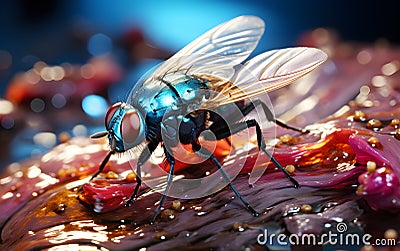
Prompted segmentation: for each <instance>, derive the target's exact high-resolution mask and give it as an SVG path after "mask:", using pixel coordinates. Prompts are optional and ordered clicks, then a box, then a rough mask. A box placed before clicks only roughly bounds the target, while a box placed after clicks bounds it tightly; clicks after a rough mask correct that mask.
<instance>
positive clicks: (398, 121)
mask: <svg viewBox="0 0 400 251" xmlns="http://www.w3.org/2000/svg"><path fill="white" fill-rule="evenodd" d="M390 125H391V126H393V127H394V128H399V125H400V119H392V121H390Z"/></svg>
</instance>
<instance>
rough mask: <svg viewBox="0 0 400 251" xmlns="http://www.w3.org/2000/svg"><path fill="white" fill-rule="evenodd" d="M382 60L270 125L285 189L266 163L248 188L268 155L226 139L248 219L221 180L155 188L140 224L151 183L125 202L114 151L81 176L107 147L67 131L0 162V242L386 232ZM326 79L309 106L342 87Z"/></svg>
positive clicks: (397, 99)
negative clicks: (169, 191)
mask: <svg viewBox="0 0 400 251" xmlns="http://www.w3.org/2000/svg"><path fill="white" fill-rule="evenodd" d="M376 53H378V52H376ZM371 55H375V54H371ZM348 60H350V59H348ZM342 61H343V62H342V63H343V64H346V63H348V61H346V60H344V59H342ZM334 63H336V65H337V67H340V60H337V61H335V60H333V61H330V62H328V66H327V67H328V68H322V70H324V69H325V70H326V69H330V68H329V64H334ZM390 63H391V64H393V65H392V67H394V69H396V70H395V71H393V72H392V73H390V72H389V73H390V74H389V73H388V71H386V72H385V71H383V73H381V74H379V75H377V76H373V77H372V76H371V77H372V78H369V80H370V81H369V82H366V83H360V84H359V85H360V86H361V85H362V86H361V88H360V86H359V87H358V89H359V90H360V91H359V92H357V93H356V97H355V98H354V99H353V100H352V101H350V102H349V103H348V104H347V105H345V106H343V107H342V108H341V109H340V110H339V112H337V113H335V114H334V115H333V116H331V117H329V118H327V119H325V120H323V121H320V122H318V123H313V124H311V125H309V126H308V127H307V128H308V129H309V130H310V133H308V134H299V133H294V132H291V131H286V130H283V129H280V128H277V130H278V138H277V141H276V142H277V143H276V147H275V149H274V156H275V157H276V158H277V159H278V160H279V161H280V162H281V163H282V164H283V165H284V166H286V167H287V170H288V171H289V172H290V173H292V174H293V176H294V177H295V178H296V180H297V181H298V182H299V183H300V185H301V188H299V189H294V188H293V187H292V185H291V183H290V182H289V181H288V180H287V179H286V178H285V177H284V175H283V174H282V173H281V172H280V171H279V170H275V168H274V167H273V165H272V164H270V166H269V167H268V168H267V171H266V172H265V173H264V175H262V177H261V178H260V179H259V180H258V181H257V182H256V183H254V184H252V185H251V186H249V177H248V173H249V172H250V171H251V170H252V168H261V167H262V166H263V165H265V163H267V162H268V158H267V157H266V156H264V155H262V154H261V155H259V156H258V151H257V148H256V144H251V147H250V152H246V151H241V148H244V147H246V148H247V149H248V148H249V145H248V144H246V145H237V146H235V147H236V148H235V151H236V152H237V154H235V155H233V156H231V157H229V158H231V159H229V158H228V159H225V160H224V163H225V164H224V168H225V169H226V170H229V169H233V168H234V167H235V162H234V161H232V160H234V158H238V159H243V158H245V159H246V165H245V168H244V169H242V170H241V174H240V175H239V176H238V177H237V178H236V179H235V180H234V181H233V184H234V185H235V186H236V187H237V188H238V190H239V191H240V192H241V193H242V195H243V196H244V197H245V198H246V199H247V200H248V201H249V203H250V204H251V205H252V206H253V207H254V208H255V209H257V210H258V211H259V212H260V213H261V215H260V216H259V217H253V216H252V215H251V214H250V213H249V212H247V211H246V209H245V208H244V207H243V205H242V204H241V202H240V201H239V200H238V198H236V197H235V196H234V194H233V192H232V191H231V190H230V189H229V188H225V189H222V190H221V191H219V192H217V193H214V194H212V195H210V196H208V197H205V198H198V199H193V200H184V199H176V198H167V201H166V203H165V207H164V210H163V211H162V212H161V213H160V215H159V217H158V218H157V221H156V223H155V224H153V225H149V224H148V222H149V219H150V217H151V215H152V213H153V212H154V209H155V208H156V206H157V204H158V202H159V199H160V196H161V195H160V193H158V192H155V191H154V190H152V189H150V188H149V187H147V186H143V187H142V188H141V191H140V197H139V198H138V200H136V201H135V202H134V203H133V204H132V205H131V206H130V207H125V206H124V204H125V201H126V200H127V199H128V198H129V196H130V195H131V193H132V192H133V189H134V187H135V185H136V181H135V174H134V173H133V172H132V171H131V170H132V169H131V165H130V163H129V162H127V161H126V160H125V159H124V158H123V157H121V158H119V157H118V156H115V157H113V158H112V159H111V161H110V163H109V164H108V165H107V167H106V170H105V171H104V173H103V174H101V175H100V176H99V178H98V179H96V180H94V181H91V182H88V180H89V178H90V175H91V174H92V173H94V172H95V171H96V170H97V168H98V164H99V163H100V162H101V160H102V158H103V157H104V156H105V154H106V153H107V146H106V142H93V141H90V140H89V139H86V138H73V139H71V140H69V141H67V142H66V143H63V144H61V145H59V146H57V147H55V148H54V149H53V150H51V151H50V152H48V153H46V154H45V155H43V156H41V157H40V158H36V159H32V160H28V161H25V162H22V163H15V164H12V165H10V166H9V167H8V169H7V171H6V173H4V174H3V175H2V178H1V179H0V184H1V187H0V195H1V198H0V204H1V208H0V226H1V244H0V249H2V250H29V249H32V250H37V249H47V248H50V249H52V250H56V249H57V248H59V249H63V248H66V249H73V248H81V249H86V250H96V249H101V248H103V249H111V250H128V249H130V250H134V249H140V248H142V247H146V248H148V250H171V249H172V248H177V247H180V248H182V249H190V250H203V249H209V248H215V249H225V250H237V249H246V248H247V247H248V248H251V250H258V249H263V248H265V247H263V246H261V245H260V244H258V243H257V237H258V236H259V235H260V234H261V233H264V231H265V230H267V231H268V232H269V233H276V234H278V233H285V234H287V235H289V234H292V233H293V234H296V235H298V236H302V235H304V234H309V233H313V234H316V235H319V236H320V235H321V234H323V233H326V232H328V231H331V230H333V229H336V227H337V226H338V224H339V223H345V224H346V227H347V229H348V231H350V230H351V231H353V232H357V233H368V234H370V235H372V236H373V238H372V239H371V242H373V240H374V239H377V238H384V237H385V236H384V235H385V234H386V235H389V234H388V233H394V236H395V235H396V229H397V230H398V226H399V225H400V216H399V214H398V211H399V209H400V187H399V177H400V158H399V154H398V149H400V122H399V119H400V78H399V73H398V70H399V68H400V66H399V64H400V63H399V61H391V60H390V59H389V60H388V61H386V62H385V64H384V65H388V64H390ZM389 66H390V65H389ZM389 66H388V67H389ZM324 67H325V66H324ZM331 67H332V65H331ZM389 68H390V67H389ZM382 69H383V68H382ZM339 73H340V72H339ZM342 80H343V81H345V80H346V77H342ZM305 81H310V80H305ZM321 81H323V79H319V83H320V82H321ZM329 81H330V82H332V80H331V79H329V78H327V82H329ZM331 84H332V83H331ZM363 84H365V85H363ZM340 86H343V88H339V87H340ZM327 88H330V99H328V98H327V97H324V98H321V99H320V100H319V101H318V102H321V106H320V107H324V106H326V104H325V103H324V102H329V100H332V102H333V103H335V101H334V99H335V98H336V97H337V96H340V95H341V90H343V91H346V90H347V89H346V88H345V83H338V84H337V86H332V85H330V87H327ZM333 93H334V94H333ZM345 95H348V94H345ZM339 99H340V97H339ZM318 108H319V107H318V105H317V106H315V107H314V108H312V109H311V110H315V111H317V110H318ZM308 112H309V110H306V112H305V113H304V118H307V113H308ZM333 112H334V111H331V113H333ZM314 115H315V114H314ZM325 115H326V114H325ZM304 118H303V121H304ZM265 136H266V137H268V135H267V134H266V135H265ZM219 144H220V148H219V149H220V151H224V150H226V149H228V148H229V146H228V145H226V142H223V141H221V142H219ZM220 156H221V158H222V157H223V154H222V153H221V154H220ZM257 156H258V158H259V160H258V161H257V162H256V163H255V160H256V157H257ZM132 163H134V161H131V164H132ZM145 170H146V171H147V174H148V176H152V177H157V175H158V174H159V171H157V170H159V169H158V167H157V166H154V165H152V164H148V165H147V166H146V167H145ZM213 171H215V170H214V169H213V167H212V165H211V163H208V162H206V163H204V164H201V165H197V166H192V167H189V168H186V169H184V170H182V171H181V172H180V173H179V175H182V176H187V177H195V176H202V175H206V172H213ZM160 179H165V177H164V176H162V177H160ZM388 231H389V232H388ZM390 231H391V232H390ZM386 237H387V236H386ZM266 245H267V247H268V248H270V249H274V248H276V246H274V245H272V244H266ZM360 247H361V246H360ZM91 248H92V249H91ZM292 248H294V249H296V247H292ZM297 248H300V247H297Z"/></svg>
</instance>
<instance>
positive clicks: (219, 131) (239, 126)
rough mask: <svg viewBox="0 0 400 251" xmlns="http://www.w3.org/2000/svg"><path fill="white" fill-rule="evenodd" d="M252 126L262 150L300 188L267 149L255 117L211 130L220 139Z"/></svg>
mask: <svg viewBox="0 0 400 251" xmlns="http://www.w3.org/2000/svg"><path fill="white" fill-rule="evenodd" d="M250 127H255V128H256V133H257V143H258V148H259V149H260V150H262V151H263V152H264V153H265V154H266V155H267V156H268V157H269V158H270V159H271V161H272V162H273V163H274V164H275V165H276V166H277V167H278V168H279V169H280V170H281V171H282V172H283V173H284V174H285V176H286V177H287V178H288V179H289V180H290V182H292V183H293V185H294V187H295V188H299V187H300V185H299V183H298V182H297V181H296V180H295V179H294V178H293V177H292V176H291V175H290V174H289V173H288V172H287V171H286V169H285V168H284V167H283V166H282V165H281V164H280V163H279V161H278V160H277V159H275V157H274V156H273V155H272V154H271V153H270V152H268V151H267V149H266V144H265V140H264V137H263V135H262V132H261V128H260V125H259V124H258V123H257V121H256V120H255V119H250V120H247V121H243V122H237V123H236V124H233V125H231V126H230V127H222V128H212V130H211V131H212V133H213V134H214V135H215V136H216V139H217V140H219V139H224V138H226V137H229V136H231V135H233V134H235V133H238V132H240V131H243V130H245V129H247V128H250ZM209 130H210V129H209Z"/></svg>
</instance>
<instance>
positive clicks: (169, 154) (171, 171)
mask: <svg viewBox="0 0 400 251" xmlns="http://www.w3.org/2000/svg"><path fill="white" fill-rule="evenodd" d="M164 149H165V148H164ZM164 152H165V157H166V159H167V161H168V162H169V172H168V177H167V186H166V187H165V191H164V194H163V195H162V197H161V199H160V204H159V205H158V207H157V208H156V210H154V213H153V216H152V217H151V220H150V224H153V223H154V221H155V219H156V217H157V215H158V213H159V212H160V211H161V208H162V206H163V205H164V201H165V198H166V197H167V194H168V191H169V188H170V186H171V183H172V177H173V175H174V167H175V158H174V156H173V155H172V152H171V151H169V150H166V149H165V150H164Z"/></svg>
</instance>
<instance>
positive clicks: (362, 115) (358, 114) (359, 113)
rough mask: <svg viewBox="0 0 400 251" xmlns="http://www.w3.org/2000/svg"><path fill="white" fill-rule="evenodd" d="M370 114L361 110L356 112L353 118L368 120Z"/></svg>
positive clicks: (355, 119)
mask: <svg viewBox="0 0 400 251" xmlns="http://www.w3.org/2000/svg"><path fill="white" fill-rule="evenodd" d="M367 118H368V116H367V115H366V114H365V113H364V112H363V111H360V110H357V111H355V112H354V115H353V119H354V121H366V120H367Z"/></svg>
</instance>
